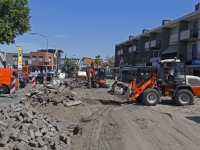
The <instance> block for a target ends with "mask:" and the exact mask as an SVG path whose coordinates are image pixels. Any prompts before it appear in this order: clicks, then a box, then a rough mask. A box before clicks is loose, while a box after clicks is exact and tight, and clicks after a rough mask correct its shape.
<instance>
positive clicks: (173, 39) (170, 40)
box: [169, 33, 178, 43]
mask: <svg viewBox="0 0 200 150" xmlns="http://www.w3.org/2000/svg"><path fill="white" fill-rule="evenodd" d="M177 41H178V33H176V34H172V35H170V39H169V43H176V42H177Z"/></svg>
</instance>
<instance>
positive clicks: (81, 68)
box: [78, 67, 86, 71]
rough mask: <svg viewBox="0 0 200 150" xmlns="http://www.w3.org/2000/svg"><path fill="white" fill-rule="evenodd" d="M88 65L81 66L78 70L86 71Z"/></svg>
mask: <svg viewBox="0 0 200 150" xmlns="http://www.w3.org/2000/svg"><path fill="white" fill-rule="evenodd" d="M85 69H86V67H79V68H78V71H85Z"/></svg>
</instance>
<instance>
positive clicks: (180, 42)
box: [115, 3, 200, 75]
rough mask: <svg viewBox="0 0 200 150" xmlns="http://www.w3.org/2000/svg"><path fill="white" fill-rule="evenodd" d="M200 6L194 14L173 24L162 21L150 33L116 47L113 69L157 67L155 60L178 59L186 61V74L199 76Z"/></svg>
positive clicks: (196, 7) (134, 37)
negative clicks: (121, 67) (120, 67)
mask: <svg viewBox="0 0 200 150" xmlns="http://www.w3.org/2000/svg"><path fill="white" fill-rule="evenodd" d="M199 22H200V3H198V4H197V5H195V11H194V12H191V13H189V14H187V15H184V16H182V17H180V18H177V19H175V20H173V21H171V20H163V21H162V25H161V26H158V27H156V28H154V29H152V30H147V29H144V30H142V34H140V35H137V36H129V39H128V40H126V41H123V42H121V43H118V44H115V66H119V65H120V63H123V64H124V66H137V65H145V64H146V65H150V66H154V65H156V64H157V60H160V59H169V58H174V57H177V58H178V59H180V60H181V61H185V63H186V65H187V70H186V71H187V74H193V75H200V25H199V24H200V23H199Z"/></svg>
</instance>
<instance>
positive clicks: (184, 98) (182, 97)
mask: <svg viewBox="0 0 200 150" xmlns="http://www.w3.org/2000/svg"><path fill="white" fill-rule="evenodd" d="M174 100H175V102H176V104H177V105H179V106H184V105H191V104H193V102H194V95H193V94H192V92H191V91H189V90H186V89H182V90H180V91H178V92H177V93H176V94H175V96H174Z"/></svg>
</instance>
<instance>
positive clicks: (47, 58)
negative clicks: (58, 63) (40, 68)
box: [29, 33, 49, 80]
mask: <svg viewBox="0 0 200 150" xmlns="http://www.w3.org/2000/svg"><path fill="white" fill-rule="evenodd" d="M29 34H31V35H36V34H37V35H40V36H42V37H44V38H46V39H47V45H46V60H47V61H46V80H47V63H48V62H49V61H48V60H49V57H48V38H47V37H46V36H44V35H42V34H39V33H29Z"/></svg>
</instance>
